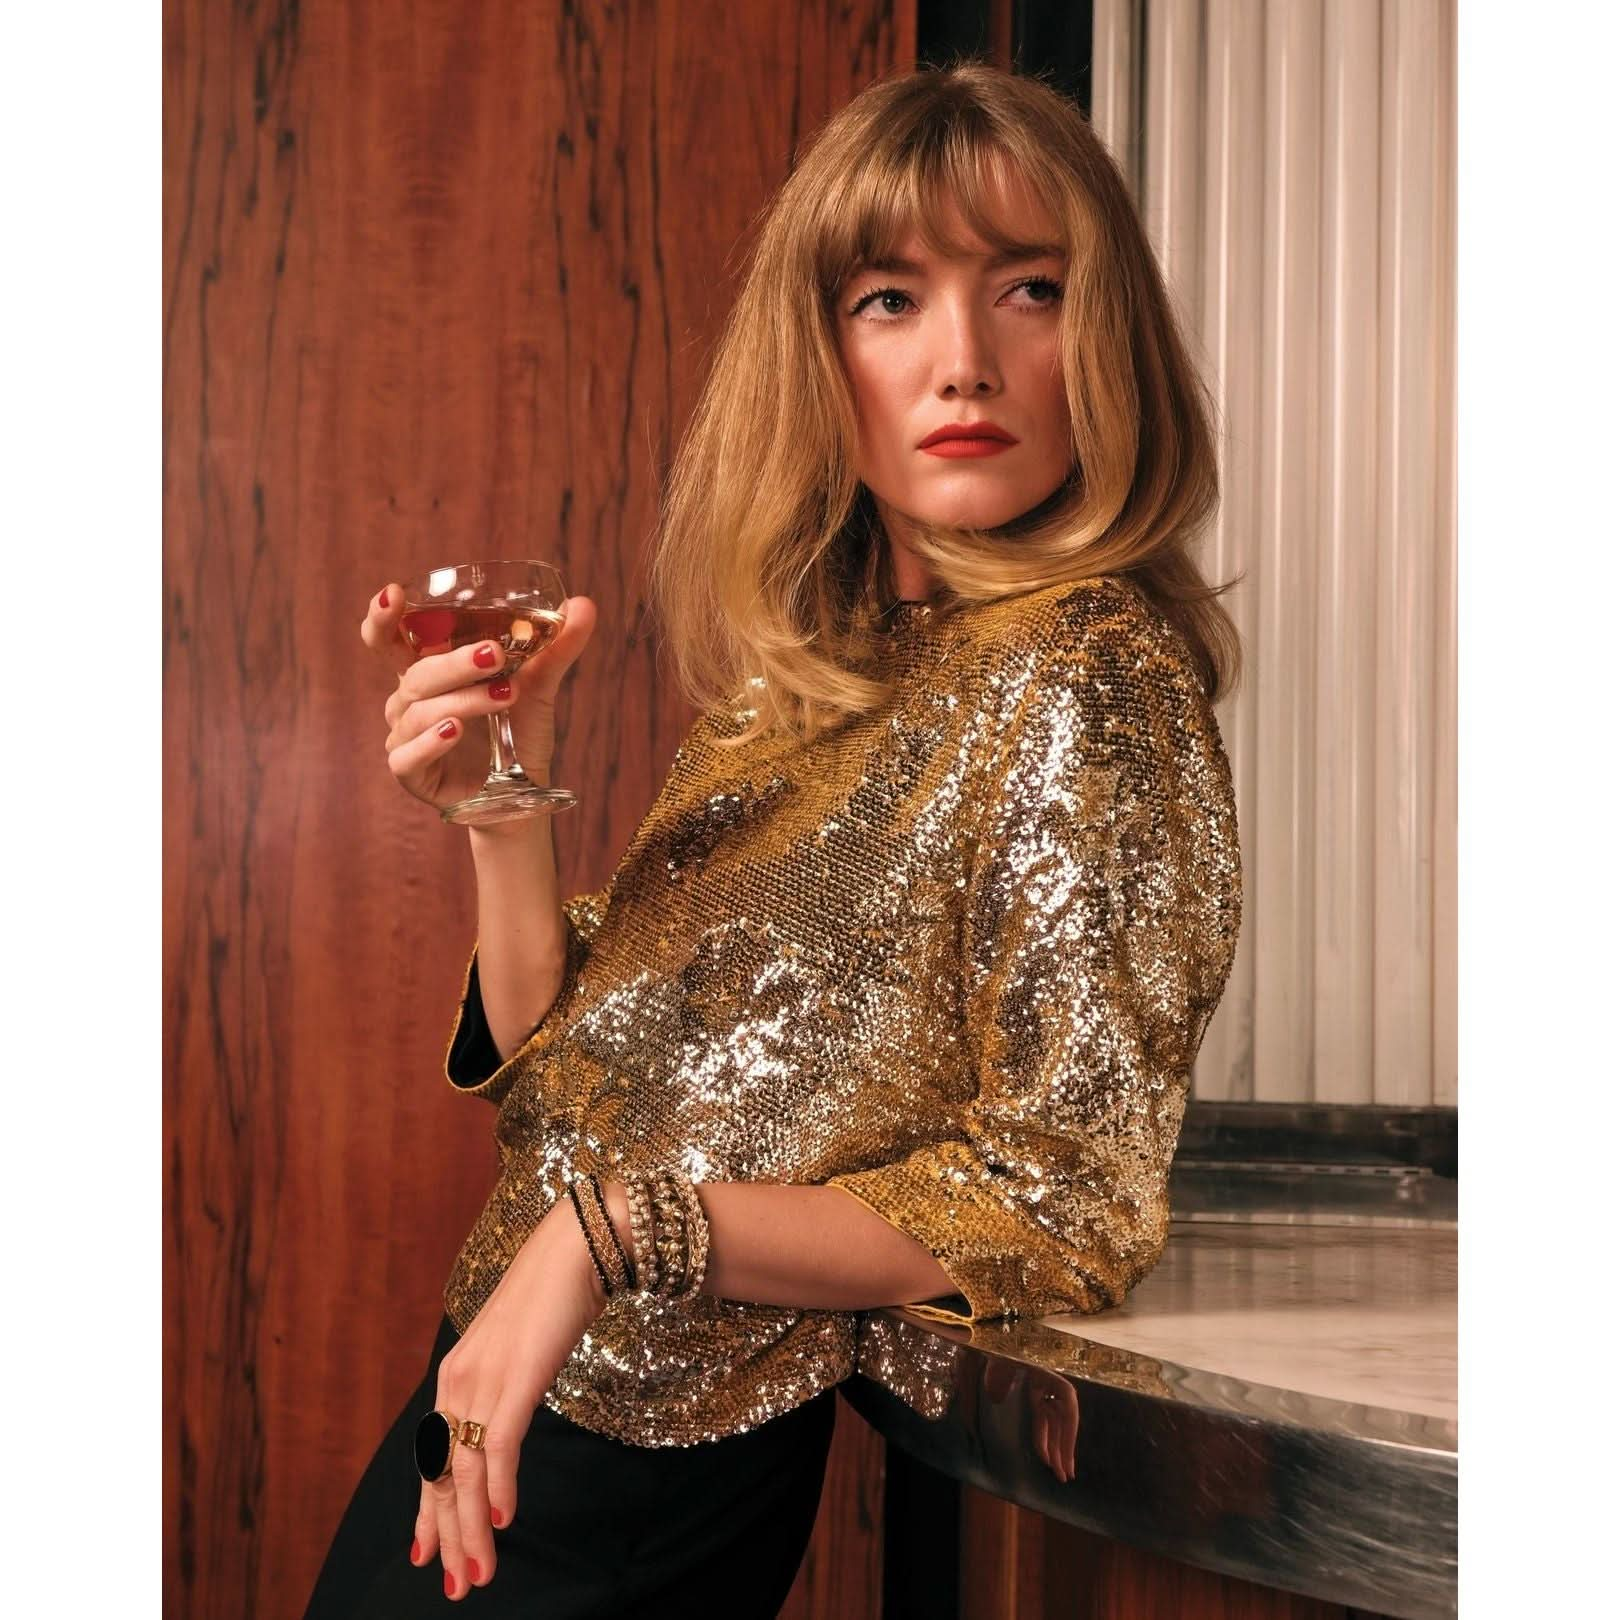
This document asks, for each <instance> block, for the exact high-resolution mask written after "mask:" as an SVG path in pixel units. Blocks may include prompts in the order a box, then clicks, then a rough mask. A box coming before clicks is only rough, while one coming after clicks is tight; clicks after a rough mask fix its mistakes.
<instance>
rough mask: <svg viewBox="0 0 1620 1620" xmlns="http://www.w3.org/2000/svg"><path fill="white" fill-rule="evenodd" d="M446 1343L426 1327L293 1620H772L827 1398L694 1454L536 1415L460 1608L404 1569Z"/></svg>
mask: <svg viewBox="0 0 1620 1620" xmlns="http://www.w3.org/2000/svg"><path fill="white" fill-rule="evenodd" d="M455 1342H456V1331H455V1328H454V1326H453V1325H452V1324H451V1321H450V1319H449V1317H448V1316H446V1317H445V1318H444V1319H443V1320H442V1321H441V1322H440V1324H439V1332H438V1337H437V1338H436V1339H435V1341H434V1345H433V1353H432V1356H431V1358H430V1360H429V1362H428V1369H427V1373H426V1375H425V1376H424V1378H423V1379H422V1382H421V1384H420V1385H419V1386H418V1387H417V1389H416V1392H415V1393H414V1394H413V1395H412V1396H411V1397H410V1399H409V1400H407V1401H406V1403H405V1405H404V1408H403V1409H402V1410H401V1412H400V1414H399V1416H398V1418H397V1419H395V1421H394V1425H393V1427H392V1428H391V1429H389V1431H388V1434H387V1435H386V1437H385V1438H384V1440H383V1442H382V1444H381V1446H379V1447H378V1449H377V1453H376V1455H375V1456H374V1457H373V1458H372V1459H371V1462H370V1463H369V1464H368V1466H367V1468H366V1471H365V1473H364V1474H363V1475H362V1476H361V1479H360V1483H359V1485H358V1486H357V1487H356V1489H355V1492H354V1496H353V1498H352V1499H351V1500H350V1502H349V1505H348V1507H347V1509H346V1510H345V1511H344V1514H343V1518H342V1521H341V1522H340V1523H339V1525H338V1529H337V1534H336V1536H335V1537H334V1539H333V1541H332V1546H331V1548H330V1550H329V1551H328V1552H327V1555H326V1562H325V1563H324V1564H323V1565H322V1567H321V1573H320V1575H319V1577H318V1578H317V1580H316V1582H315V1590H314V1592H313V1593H312V1594H311V1596H310V1600H309V1607H308V1608H307V1609H306V1610H305V1611H304V1620H412V1617H414V1616H418V1615H434V1616H445V1615H448V1614H451V1613H452V1612H454V1611H457V1610H465V1611H466V1612H467V1613H468V1614H469V1615H486V1616H491V1617H494V1616H501V1617H503V1620H518V1617H520V1616H521V1617H522V1620H617V1617H619V1616H625V1617H628V1616H632V1615H634V1616H653V1615H656V1616H658V1617H659V1620H680V1617H684V1616H692V1617H693V1620H697V1617H702V1620H719V1617H722V1616H724V1617H725V1620H753V1617H755V1616H757V1617H758V1620H774V1616H775V1615H776V1614H777V1613H778V1612H779V1611H780V1609H781V1607H782V1604H783V1602H784V1601H785V1599H786V1598H787V1594H788V1592H789V1590H790V1589H791V1588H792V1585H793V1581H794V1577H795V1576H796V1575H797V1574H798V1569H799V1564H800V1561H801V1560H802V1559H803V1557H804V1550H805V1547H806V1546H807V1545H808V1543H809V1540H810V1533H811V1531H812V1529H813V1528H814V1526H815V1520H816V1510H817V1508H818V1506H819V1504H820V1501H821V1485H822V1479H823V1476H824V1475H825V1472H826V1466H827V1451H828V1448H829V1446H830V1445H831V1443H832V1432H833V1423H834V1419H835V1417H836V1415H837V1414H836V1392H835V1391H834V1390H831V1389H828V1390H824V1391H822V1393H821V1394H820V1395H817V1396H816V1397H814V1399H812V1400H810V1401H807V1402H806V1403H805V1404H804V1405H802V1406H799V1407H796V1408H795V1409H794V1410H793V1411H791V1412H785V1413H783V1414H782V1416H780V1417H778V1418H773V1419H772V1420H771V1421H770V1422H768V1423H765V1424H762V1425H761V1426H760V1427H759V1428H757V1429H750V1430H748V1431H747V1432H746V1433H744V1434H739V1435H730V1436H728V1437H726V1438H725V1439H723V1440H713V1441H707V1442H703V1443H700V1444H698V1445H695V1446H652V1447H649V1446H630V1445H625V1444H624V1443H623V1442H622V1441H619V1440H614V1439H612V1438H610V1437H609V1436H607V1435H601V1434H597V1433H596V1432H595V1431H594V1430H591V1429H585V1428H582V1427H580V1425H579V1424H577V1423H571V1422H570V1421H569V1420H568V1419H567V1418H565V1417H562V1416H560V1415H559V1414H558V1413H556V1412H553V1411H552V1410H551V1409H550V1407H548V1406H545V1405H541V1406H540V1407H539V1408H537V1409H536V1411H535V1414H534V1421H533V1423H532V1424H531V1426H530V1428H529V1432H528V1434H527V1435H526V1436H525V1438H524V1441H523V1446H522V1449H521V1451H520V1453H519V1457H518V1508H517V1517H516V1518H515V1519H514V1520H513V1522H512V1523H511V1524H510V1525H508V1526H506V1527H505V1528H504V1529H501V1530H496V1531H495V1532H494V1537H495V1553H496V1565H495V1575H494V1578H493V1579H492V1580H491V1581H490V1583H489V1585H487V1586H474V1587H471V1588H470V1589H469V1590H468V1591H467V1593H466V1595H465V1596H464V1597H462V1598H461V1599H460V1600H459V1601H453V1600H451V1599H450V1598H447V1597H446V1596H445V1595H444V1570H443V1566H442V1565H441V1564H440V1562H439V1560H438V1558H436V1557H435V1558H432V1559H429V1560H428V1562H427V1563H426V1564H425V1565H423V1566H422V1567H420V1568H418V1567H416V1566H414V1565H413V1564H412V1563H411V1561H410V1546H411V1537H412V1536H413V1535H414V1533H415V1529H416V1513H417V1507H418V1504H419V1502H420V1498H421V1489H422V1481H421V1477H420V1475H418V1473H417V1472H416V1464H415V1462H414V1460H413V1457H412V1449H411V1445H412V1438H413V1436H414V1434H415V1432H416V1424H417V1420H418V1419H419V1418H420V1417H421V1415H422V1414H423V1413H424V1412H426V1411H429V1410H430V1409H431V1408H432V1406H433V1401H434V1395H435V1394H436V1392H437V1389H438V1371H439V1362H440V1361H441V1360H442V1359H443V1358H444V1355H445V1353H446V1351H448V1350H449V1349H450V1347H451V1345H453V1344H454V1343H455Z"/></svg>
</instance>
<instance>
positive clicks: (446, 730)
mask: <svg viewBox="0 0 1620 1620" xmlns="http://www.w3.org/2000/svg"><path fill="white" fill-rule="evenodd" d="M455 734H456V723H455V721H454V720H446V721H445V722H444V723H443V724H442V725H440V727H439V735H440V736H441V737H453V736H455Z"/></svg>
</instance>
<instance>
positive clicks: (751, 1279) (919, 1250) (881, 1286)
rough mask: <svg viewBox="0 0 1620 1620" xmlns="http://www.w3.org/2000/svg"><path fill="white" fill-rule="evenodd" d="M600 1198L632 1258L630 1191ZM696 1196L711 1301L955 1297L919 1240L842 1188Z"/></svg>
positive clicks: (852, 1302)
mask: <svg viewBox="0 0 1620 1620" xmlns="http://www.w3.org/2000/svg"><path fill="white" fill-rule="evenodd" d="M602 1191H603V1194H604V1196H605V1197H606V1199H607V1206H608V1214H609V1215H610V1216H611V1217H612V1219H613V1224H614V1226H615V1227H616V1228H617V1229H618V1233H619V1238H620V1241H621V1242H622V1243H623V1244H624V1246H625V1252H626V1253H630V1252H632V1251H631V1248H630V1242H631V1239H630V1210H629V1205H628V1203H627V1202H626V1200H625V1195H624V1184H623V1183H622V1182H618V1181H604V1182H603V1183H602ZM698 1196H699V1198H700V1199H701V1201H702V1204H703V1210H704V1214H705V1215H707V1217H708V1221H709V1260H708V1267H707V1270H706V1272H705V1274H704V1278H703V1292H704V1293H706V1294H715V1295H717V1296H719V1297H720V1298H722V1299H737V1300H747V1301H751V1302H752V1303H754V1304H759V1305H797V1306H801V1307H804V1308H806V1309H819V1310H873V1309H876V1308H877V1307H878V1306H882V1305H910V1304H913V1303H915V1302H917V1301H919V1300H926V1299H937V1298H939V1297H940V1296H941V1295H942V1294H954V1293H955V1292H956V1284H955V1283H954V1282H952V1281H951V1279H950V1277H949V1276H948V1275H947V1274H946V1272H945V1269H944V1268H943V1267H942V1266H941V1265H940V1263H939V1262H938V1261H937V1260H936V1259H935V1258H934V1257H933V1255H931V1254H930V1253H929V1252H928V1250H927V1249H925V1248H924V1247H923V1246H922V1245H921V1244H920V1243H918V1242H917V1241H916V1239H915V1238H911V1237H908V1236H907V1235H906V1234H905V1233H904V1232H901V1231H899V1230H898V1229H897V1228H895V1227H893V1226H891V1225H890V1224H889V1223H888V1222H887V1221H886V1220H884V1219H883V1217H882V1216H881V1215H877V1214H874V1213H873V1212H872V1211H871V1210H869V1209H868V1208H867V1207H866V1205H864V1204H863V1203H861V1202H860V1200H859V1199H857V1198H854V1197H852V1196H851V1195H850V1194H849V1193H846V1192H845V1191H844V1190H843V1189H842V1188H841V1187H797V1186H783V1185H781V1184H779V1183H776V1182H755V1181H705V1182H702V1183H701V1184H700V1185H699V1187H698Z"/></svg>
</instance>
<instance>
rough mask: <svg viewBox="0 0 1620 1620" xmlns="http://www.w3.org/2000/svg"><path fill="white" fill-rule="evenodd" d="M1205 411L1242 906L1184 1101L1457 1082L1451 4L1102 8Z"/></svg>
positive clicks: (1426, 0)
mask: <svg viewBox="0 0 1620 1620" xmlns="http://www.w3.org/2000/svg"><path fill="white" fill-rule="evenodd" d="M1095 16H1096V36H1095V41H1094V54H1093V62H1094V68H1093V109H1092V116H1093V120H1094V122H1095V124H1096V127H1097V128H1098V130H1099V131H1100V132H1101V133H1102V134H1103V136H1104V138H1105V139H1106V140H1107V141H1108V142H1109V144H1110V146H1111V148H1112V149H1113V150H1114V152H1115V154H1116V156H1117V157H1119V158H1120V161H1121V165H1122V167H1123V168H1124V170H1125V172H1126V174H1127V177H1128V178H1129V179H1130V181H1131V183H1132V185H1133V187H1134V188H1135V189H1136V194H1137V200H1138V203H1139V206H1140V208H1141V211H1142V217H1143V219H1144V222H1145V223H1146V225H1147V228H1148V231H1149V234H1150V236H1151V238H1152V240H1153V242H1154V245H1155V248H1156V250H1157V251H1158V253H1159V255H1160V260H1161V263H1162V264H1163V265H1164V266H1165V270H1166V276H1167V279H1168V281H1169V284H1170V287H1171V291H1172V297H1173V299H1174V301H1175V303H1176V304H1177V306H1178V308H1179V309H1180V310H1181V312H1182V313H1183V315H1184V316H1185V317H1186V319H1187V324H1188V327H1189V334H1190V336H1192V338H1193V340H1194V349H1195V352H1196V353H1198V355H1199V357H1200V360H1201V362H1202V364H1203V365H1204V366H1205V368H1206V371H1207V374H1208V375H1209V377H1210V380H1211V383H1212V385H1213V387H1214V390H1215V393H1216V397H1217V399H1218V401H1219V403H1220V409H1221V422H1220V429H1221V457H1222V466H1221V484H1222V495H1223V499H1222V508H1221V512H1220V516H1219V519H1218V521H1217V522H1216V524H1215V525H1214V527H1213V529H1212V531H1211V533H1210V535H1209V537H1208V541H1207V544H1206V547H1205V551H1204V560H1205V564H1206V571H1207V572H1208V573H1209V574H1210V575H1211V576H1212V577H1217V578H1221V579H1226V578H1230V577H1232V576H1233V575H1235V574H1238V573H1242V574H1244V575H1245V582H1244V584H1243V585H1241V586H1240V587H1239V588H1238V589H1237V590H1236V591H1234V592H1233V593H1231V594H1230V595H1229V596H1228V597H1227V598H1226V599H1225V601H1226V605H1227V608H1228V610H1229V611H1230V612H1231V613H1232V615H1233V617H1234V619H1235V620H1236V621H1237V624H1238V628H1239V631H1240V633H1241V634H1242V636H1243V639H1244V646H1245V652H1246V656H1247V664H1246V670H1245V677H1244V682H1243V685H1242V686H1241V687H1240V689H1239V690H1238V692H1237V693H1235V694H1234V695H1233V696H1232V697H1230V698H1228V699H1227V700H1226V701H1225V702H1224V703H1223V704H1222V707H1221V727H1222V732H1223V734H1224V736H1225V738H1226V741H1227V747H1228V751H1229V752H1230V754H1231V756H1232V764H1233V770H1234V774H1235V776H1236V782H1237V794H1238V814H1239V818H1240V820H1241V822H1242V825H1243V837H1244V864H1245V877H1246V906H1245V924H1244V933H1243V938H1242V942H1241V945H1240V949H1239V955H1238V960H1237V962H1236V964H1235V965H1234V968H1233V973H1232V978H1231V981H1230V983H1229V986H1228V989H1227V994H1226V998H1225V1000H1224V1001H1223V1003H1222V1006H1221V1008H1220V1011H1219V1012H1218V1013H1217V1015H1216V1018H1215V1020H1214V1022H1213V1023H1212V1024H1211V1026H1210V1029H1209V1032H1208V1034H1207V1035H1206V1037H1205V1042H1204V1047H1203V1051H1202V1052H1201V1054H1200V1057H1199V1061H1198V1066H1197V1071H1196V1073H1195V1076H1194V1090H1195V1093H1196V1094H1197V1095H1198V1096H1200V1097H1207V1098H1244V1097H1252V1098H1254V1099H1257V1100H1309V1099H1316V1100H1321V1101H1333V1102H1373V1101H1377V1102H1380V1103H1426V1102H1430V1101H1436V1102H1444V1103H1454V1102H1455V1100H1456V701H1457V695H1456V511H1455V494H1454V492H1455V440H1456V433H1455V421H1456V415H1455V381H1454V376H1455V370H1454V355H1455V343H1454V321H1455V302H1454V281H1455V248H1454V242H1455V218H1456V190H1455V168H1456V143H1455V133H1454V131H1455V73H1454V62H1455V34H1456V22H1455V0H1100V3H1099V4H1098V6H1097V7H1096V10H1095Z"/></svg>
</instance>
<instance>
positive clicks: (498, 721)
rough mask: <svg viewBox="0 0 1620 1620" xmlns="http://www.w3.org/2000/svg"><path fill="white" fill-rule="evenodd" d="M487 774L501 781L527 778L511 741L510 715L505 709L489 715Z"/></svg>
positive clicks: (514, 745)
mask: <svg viewBox="0 0 1620 1620" xmlns="http://www.w3.org/2000/svg"><path fill="white" fill-rule="evenodd" d="M489 774H490V775H491V776H492V777H499V778H500V779H501V780H502V781H503V782H522V781H526V780H527V775H526V773H525V771H524V769H523V767H522V766H521V765H520V764H519V763H518V757H517V745H516V744H515V743H514V742H513V741H512V716H511V715H510V713H508V711H507V710H505V709H502V710H500V712H499V713H497V714H492V715H491V716H490V717H489Z"/></svg>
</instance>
